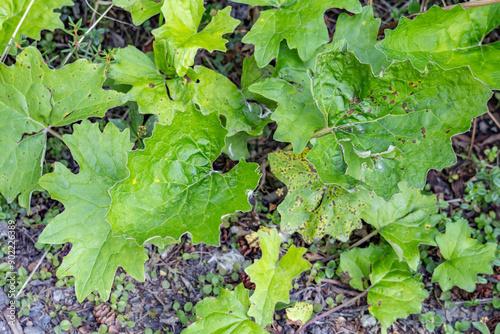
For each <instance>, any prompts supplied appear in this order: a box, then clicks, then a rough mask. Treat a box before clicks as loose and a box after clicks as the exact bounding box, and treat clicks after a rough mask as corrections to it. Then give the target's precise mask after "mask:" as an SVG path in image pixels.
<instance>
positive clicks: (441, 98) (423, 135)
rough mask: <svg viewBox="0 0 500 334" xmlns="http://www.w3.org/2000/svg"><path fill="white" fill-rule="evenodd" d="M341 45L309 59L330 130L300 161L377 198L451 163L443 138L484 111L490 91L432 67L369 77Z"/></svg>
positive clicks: (463, 73) (397, 66)
mask: <svg viewBox="0 0 500 334" xmlns="http://www.w3.org/2000/svg"><path fill="white" fill-rule="evenodd" d="M342 44H343V43H342V42H340V43H338V44H337V45H336V50H334V51H331V52H328V53H322V54H320V55H319V56H318V58H317V59H318V60H317V65H316V70H315V74H314V79H313V90H314V97H315V99H316V100H317V101H318V105H319V107H320V109H321V110H322V111H323V112H324V113H325V114H326V115H327V116H328V124H329V126H330V128H329V129H326V130H328V131H326V130H325V131H324V133H327V135H325V136H323V137H321V138H317V140H316V143H315V145H314V148H313V149H312V151H311V152H310V153H309V154H308V156H307V159H308V160H309V161H311V162H312V163H313V164H314V165H315V166H316V168H317V171H318V174H319V176H320V178H321V179H322V180H323V181H324V182H326V183H337V184H340V185H341V186H343V187H345V188H347V189H353V188H355V187H356V186H358V185H363V186H364V187H365V188H366V189H368V190H372V189H373V190H374V191H375V193H377V194H378V195H379V196H382V197H384V198H385V199H389V198H390V197H391V196H392V195H393V194H395V193H396V192H398V187H397V184H398V182H399V181H401V180H406V181H407V182H408V185H409V186H410V187H416V188H422V187H423V186H424V184H425V177H426V174H427V171H428V170H429V169H431V168H434V169H442V168H444V167H447V166H451V165H453V164H454V163H455V162H456V156H455V153H454V152H453V148H452V146H451V141H450V137H451V136H452V135H454V134H457V133H461V132H465V131H467V130H468V129H469V128H470V121H471V119H473V118H474V117H476V116H479V115H481V114H482V113H484V112H486V111H487V107H486V103H487V101H488V99H489V98H490V96H491V92H490V90H489V89H488V88H487V87H485V86H484V85H483V84H482V83H480V82H479V81H477V80H475V79H474V77H473V75H472V73H471V72H470V70H469V69H468V68H465V67H462V68H458V69H453V70H443V69H441V68H440V67H439V66H437V65H435V64H433V63H430V64H429V65H428V66H427V68H426V69H425V70H424V71H423V72H420V71H418V70H416V69H415V68H414V67H413V66H412V64H411V62H410V61H405V62H395V63H393V64H392V65H391V66H390V67H389V68H388V69H387V70H386V71H385V72H384V73H383V76H381V77H379V76H374V75H373V74H372V71H371V68H370V66H369V65H365V64H361V63H360V62H359V61H358V60H357V59H356V57H355V56H354V54H353V53H351V52H348V51H346V50H345V44H344V45H342Z"/></svg>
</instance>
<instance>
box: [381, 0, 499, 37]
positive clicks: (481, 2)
mask: <svg viewBox="0 0 500 334" xmlns="http://www.w3.org/2000/svg"><path fill="white" fill-rule="evenodd" d="M496 3H500V0H477V1H471V2H464V3H461V4H456V5H451V6H446V7H441V8H443V9H444V10H448V9H452V8H453V7H455V6H457V5H461V6H462V8H463V9H468V8H475V7H483V6H489V5H493V4H496ZM423 13H425V11H424V12H420V13H415V14H412V15H408V16H406V18H407V19H411V18H413V17H415V16H417V15H419V14H423ZM398 23H399V20H398V21H394V22H392V23H390V24H388V25H386V26H383V27H381V28H380V29H379V31H378V35H379V36H380V35H382V34H383V33H384V31H385V30H386V29H392V28H395V27H396V26H397V25H398Z"/></svg>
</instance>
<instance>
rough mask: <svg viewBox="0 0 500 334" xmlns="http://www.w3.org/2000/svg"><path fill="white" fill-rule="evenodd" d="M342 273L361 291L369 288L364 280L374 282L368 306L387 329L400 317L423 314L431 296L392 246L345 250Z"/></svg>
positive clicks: (370, 285)
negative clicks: (400, 259) (424, 306)
mask: <svg viewBox="0 0 500 334" xmlns="http://www.w3.org/2000/svg"><path fill="white" fill-rule="evenodd" d="M338 272H339V275H341V278H343V280H347V281H349V284H350V285H351V286H352V287H353V288H355V289H358V290H365V285H364V284H363V282H364V281H368V280H369V281H370V284H369V290H368V295H367V298H368V303H369V304H370V307H369V308H368V309H369V311H370V313H371V314H372V315H373V316H374V317H375V318H377V320H378V321H380V323H381V324H382V328H384V329H386V328H387V327H389V326H390V325H391V324H392V323H393V322H394V321H395V320H396V319H398V318H406V317H407V316H408V315H409V314H411V313H420V311H421V308H422V301H423V300H424V299H425V298H427V297H428V295H429V293H428V292H427V291H426V290H425V288H424V285H423V283H421V282H420V281H419V280H418V279H417V278H415V277H414V276H413V274H412V272H411V270H410V268H409V267H408V265H407V264H406V263H405V262H399V259H398V256H397V254H396V253H395V252H394V251H393V250H392V249H391V247H389V246H388V245H382V246H378V245H377V246H376V245H373V244H370V246H369V247H367V248H354V249H352V250H350V251H348V252H344V253H342V254H341V255H340V265H339V269H338ZM370 272H371V273H370ZM367 285H368V284H366V286H367Z"/></svg>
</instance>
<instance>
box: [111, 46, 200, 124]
mask: <svg viewBox="0 0 500 334" xmlns="http://www.w3.org/2000/svg"><path fill="white" fill-rule="evenodd" d="M108 77H109V78H111V79H113V80H114V82H115V84H119V85H131V86H132V88H131V89H130V90H129V91H128V92H127V95H128V96H129V98H130V100H132V101H135V102H137V104H138V106H139V112H140V113H141V114H155V115H158V120H159V122H160V124H170V123H171V122H172V120H173V118H174V116H175V113H176V112H178V111H184V110H186V107H187V103H188V102H189V101H190V100H191V99H192V95H193V91H192V87H191V86H190V85H189V84H188V83H187V82H186V80H185V79H184V78H176V79H167V78H165V76H164V75H163V74H162V73H160V71H159V70H158V69H157V68H156V65H155V63H154V61H153V60H151V59H150V58H149V57H148V56H147V55H146V54H144V53H142V52H141V51H140V50H138V49H137V48H136V47H134V46H130V45H129V46H128V47H126V48H124V49H118V50H116V51H115V53H114V61H113V62H112V63H111V65H110V66H109V70H108ZM167 89H168V91H167ZM174 93H177V95H175V94H174Z"/></svg>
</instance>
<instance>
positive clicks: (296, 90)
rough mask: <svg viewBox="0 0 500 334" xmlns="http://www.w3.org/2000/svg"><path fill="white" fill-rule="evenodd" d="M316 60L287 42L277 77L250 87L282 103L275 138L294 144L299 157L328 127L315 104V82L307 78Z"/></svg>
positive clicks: (277, 111) (278, 60)
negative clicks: (304, 57)
mask: <svg viewBox="0 0 500 334" xmlns="http://www.w3.org/2000/svg"><path fill="white" fill-rule="evenodd" d="M329 47H330V45H328V46H325V47H323V48H321V49H320V51H323V50H326V49H327V48H329ZM315 58H316V57H313V58H312V59H311V60H310V61H307V62H304V61H302V59H300V57H299V55H298V53H297V50H290V49H289V48H288V47H287V46H286V43H284V42H283V43H281V47H280V55H279V57H278V59H277V60H276V69H275V71H274V74H273V77H272V78H268V79H263V80H260V81H258V82H257V83H255V84H253V85H251V86H250V87H249V90H250V92H252V93H255V94H259V95H260V96H263V97H265V98H267V99H269V100H273V101H276V102H277V103H278V108H277V109H276V110H275V111H274V113H273V114H272V115H271V119H272V120H273V121H276V122H277V123H278V129H277V130H276V132H275V134H274V139H276V140H278V141H282V142H291V143H292V145H293V151H294V152H295V154H300V153H301V152H302V151H303V150H304V148H305V147H306V146H307V143H308V142H309V139H310V138H311V136H312V135H313V133H314V132H315V131H317V130H319V129H322V128H323V127H325V125H326V123H325V116H324V115H323V114H322V113H321V111H320V110H319V109H318V107H317V106H316V104H315V103H314V100H313V97H312V93H311V79H310V78H309V76H308V75H307V70H308V69H309V68H314V64H315V61H316V60H315Z"/></svg>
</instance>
